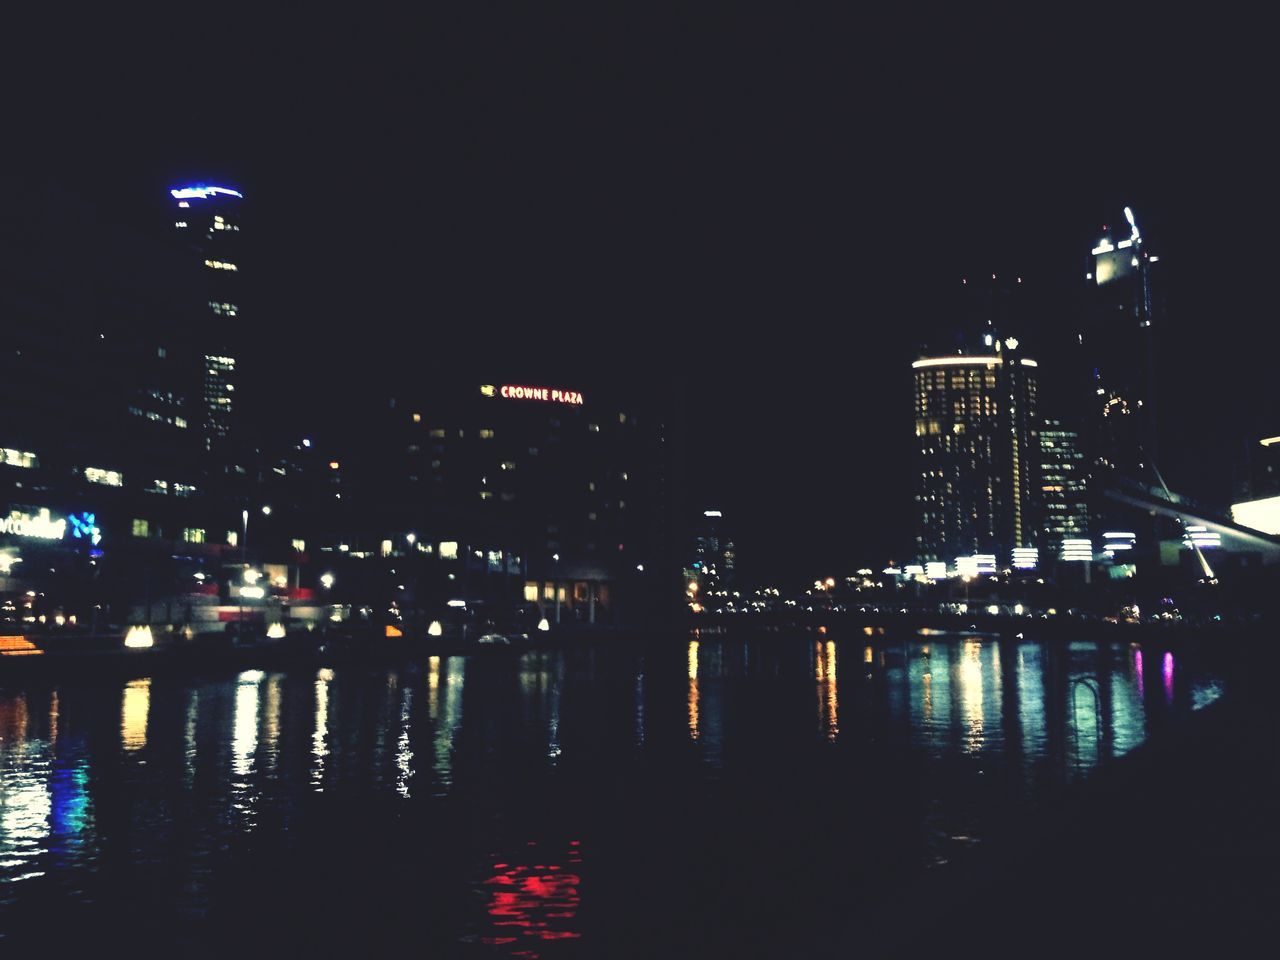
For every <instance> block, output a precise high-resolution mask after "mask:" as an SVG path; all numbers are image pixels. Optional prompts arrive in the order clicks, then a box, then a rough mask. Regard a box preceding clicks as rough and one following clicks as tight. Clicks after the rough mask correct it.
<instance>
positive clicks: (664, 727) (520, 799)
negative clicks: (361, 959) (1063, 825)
mask: <svg viewBox="0 0 1280 960" xmlns="http://www.w3.org/2000/svg"><path fill="white" fill-rule="evenodd" d="M1220 693H1221V683H1220V682H1219V680H1218V679H1217V678H1216V677H1215V676H1214V674H1213V672H1212V671H1211V670H1208V669H1206V668H1205V667H1204V665H1203V664H1201V663H1199V662H1195V660H1194V658H1192V657H1190V656H1189V655H1185V654H1182V655H1177V654H1175V653H1173V652H1170V651H1167V650H1163V649H1160V648H1154V647H1141V646H1137V645H1104V646H1099V645H1096V644H1093V643H1074V644H1063V643H1056V642H1055V643H1052V644H1050V643H1045V644H1041V643H1035V642H1029V641H1022V640H1018V641H1003V642H1000V641H997V640H995V639H994V638H991V637H974V636H963V635H944V634H935V635H929V634H928V633H927V632H926V633H925V634H924V635H921V634H915V633H913V634H910V635H905V636H894V635H892V634H889V635H886V634H884V633H883V632H882V631H877V630H871V631H869V632H868V633H867V634H865V635H864V634H862V633H858V634H855V635H843V636H842V637H840V638H839V639H836V638H830V639H828V637H827V636H826V635H825V634H819V633H813V632H808V633H806V632H796V633H792V634H777V635H769V636H764V637H755V638H739V637H735V636H733V635H732V634H724V635H705V634H704V635H701V636H696V637H695V638H693V639H690V640H689V641H688V642H679V641H674V642H672V643H670V644H667V645H657V644H651V645H648V646H638V645H615V646H609V645H599V646H595V647H592V648H581V649H570V650H557V651H549V652H526V653H520V652H514V651H511V652H508V651H499V652H492V653H488V652H487V653H485V654H483V655H477V656H473V657H423V658H421V661H420V662H417V663H413V664H406V665H403V666H401V667H398V668H395V669H386V668H373V667H368V666H343V667H340V668H339V667H333V668H322V669H319V670H315V669H310V668H308V669H296V670H290V671H287V672H262V671H258V670H246V671H243V672H240V673H230V674H223V675H207V676H193V675H190V674H178V673H164V674H158V675H155V676H151V677H146V676H142V677H129V678H119V679H111V678H107V677H96V678H95V677H76V678H75V679H71V680H67V681H66V682H58V681H54V680H37V679H27V680H24V681H21V682H16V681H12V682H5V681H4V680H3V674H0V933H2V934H3V935H4V936H5V937H6V938H7V939H9V940H10V941H11V942H13V943H19V942H23V941H24V938H33V939H34V940H35V941H36V942H39V943H45V944H48V945H50V946H56V945H57V944H58V943H59V942H71V941H72V940H74V939H75V938H82V939H84V940H86V941H92V940H93V939H94V938H96V937H119V936H121V935H124V936H127V937H130V938H131V939H133V940H135V941H138V938H139V937H141V938H142V939H141V941H138V942H136V943H135V946H137V945H142V946H151V947H154V948H156V951H157V952H163V951H164V950H166V949H170V948H171V947H175V946H177V947H182V948H184V949H187V950H188V952H192V951H197V950H198V949H209V950H211V951H213V950H215V949H221V948H224V947H231V946H235V947H239V948H244V947H246V946H249V947H252V946H262V947H264V948H269V949H273V950H274V949H278V950H279V951H287V950H290V949H293V948H295V947H300V946H310V947H321V948H323V947H331V948H336V947H337V945H339V944H341V943H351V944H358V945H361V946H362V947H374V946H377V945H384V946H394V947H396V948H403V947H413V948H415V952H422V953H424V955H453V954H462V955H476V956H499V957H501V956H525V957H534V956H548V957H555V956H623V955H626V956H632V955H634V956H647V955H659V954H665V955H684V954H686V953H689V954H693V953H698V952H706V951H711V950H714V949H719V948H724V947H726V946H732V945H735V944H736V945H738V946H739V947H741V946H742V945H744V944H750V945H751V948H752V949H757V950H759V951H761V955H769V953H771V952H774V951H776V949H780V945H782V944H787V943H793V942H796V941H797V936H796V934H797V931H799V930H803V929H810V928H812V926H813V925H814V924H821V923H824V922H834V921H832V918H833V917H834V916H844V915H853V914H856V912H857V905H859V904H863V905H865V904H868V903H872V902H874V897H875V896H876V895H883V894H884V892H885V891H886V890H889V889H892V885H893V883H895V882H897V881H896V879H895V878H902V877H909V876H910V875H911V874H912V872H913V871H917V872H918V871H921V870H932V869H937V868H943V869H945V865H946V864H947V862H948V860H949V859H950V858H952V857H953V856H955V854H956V852H957V851H958V850H961V849H963V848H965V847H967V846H970V845H973V844H979V843H981V842H982V841H983V839H984V838H985V837H987V836H989V835H990V834H991V832H992V831H993V830H994V829H996V828H998V826H999V821H1000V820H1001V818H1003V817H1006V816H1009V815H1010V814H1011V812H1013V811H1017V810H1025V809H1027V808H1028V807H1029V806H1031V805H1034V804H1036V803H1038V802H1040V801H1041V800H1042V799H1044V798H1045V797H1047V796H1050V795H1051V794H1052V793H1053V792H1054V791H1055V790H1059V789H1060V788H1061V786H1062V785H1063V784H1064V783H1067V782H1069V781H1070V780H1072V779H1074V778H1077V777H1080V776H1083V775H1086V774H1087V772H1088V771H1089V770H1090V769H1091V768H1092V767H1093V766H1095V765H1096V764H1098V763H1100V762H1104V761H1106V760H1107V759H1109V758H1112V757H1115V756H1119V755H1122V754H1124V753H1125V752H1127V751H1128V750H1131V749H1132V748H1133V747H1135V746H1137V745H1138V744H1140V743H1141V742H1142V741H1143V740H1144V739H1145V738H1147V737H1148V736H1150V735H1153V734H1156V733H1158V732H1159V731H1160V729H1161V728H1162V726H1164V725H1168V724H1172V723H1176V722H1178V720H1179V718H1180V717H1184V716H1186V715H1188V714H1190V713H1191V712H1192V711H1193V710H1195V709H1198V708H1200V707H1202V706H1204V705H1206V704H1207V703H1210V702H1212V701H1213V700H1214V699H1216V698H1217V697H1218V696H1219V694H1220ZM833 911H835V913H833ZM144 931H145V932H144ZM799 939H803V938H799ZM746 952H747V953H750V951H749V950H748V951H746ZM775 955H776V953H775Z"/></svg>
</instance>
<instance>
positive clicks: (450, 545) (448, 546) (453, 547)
mask: <svg viewBox="0 0 1280 960" xmlns="http://www.w3.org/2000/svg"><path fill="white" fill-rule="evenodd" d="M440 559H441V560H457V559H458V542H457V541H456V540H443V541H441V543H440Z"/></svg>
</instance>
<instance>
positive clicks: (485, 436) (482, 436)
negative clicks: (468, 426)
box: [480, 427, 493, 440]
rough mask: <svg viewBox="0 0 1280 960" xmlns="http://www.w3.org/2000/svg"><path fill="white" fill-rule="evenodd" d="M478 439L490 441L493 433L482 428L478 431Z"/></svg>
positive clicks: (486, 428)
mask: <svg viewBox="0 0 1280 960" xmlns="http://www.w3.org/2000/svg"><path fill="white" fill-rule="evenodd" d="M480 439H481V440H492V439H493V431H492V430H490V429H489V428H488V427H484V428H482V429H481V430H480Z"/></svg>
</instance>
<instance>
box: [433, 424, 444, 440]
mask: <svg viewBox="0 0 1280 960" xmlns="http://www.w3.org/2000/svg"><path fill="white" fill-rule="evenodd" d="M431 436H433V437H438V438H441V439H443V438H444V430H443V429H442V428H440V427H435V428H433V429H432V431H431Z"/></svg>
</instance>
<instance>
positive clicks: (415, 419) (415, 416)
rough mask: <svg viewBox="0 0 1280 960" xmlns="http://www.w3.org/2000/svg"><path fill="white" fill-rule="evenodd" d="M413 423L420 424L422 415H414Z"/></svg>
mask: <svg viewBox="0 0 1280 960" xmlns="http://www.w3.org/2000/svg"><path fill="white" fill-rule="evenodd" d="M413 422H414V423H421V422H422V414H420V413H415V414H414V415H413Z"/></svg>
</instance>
